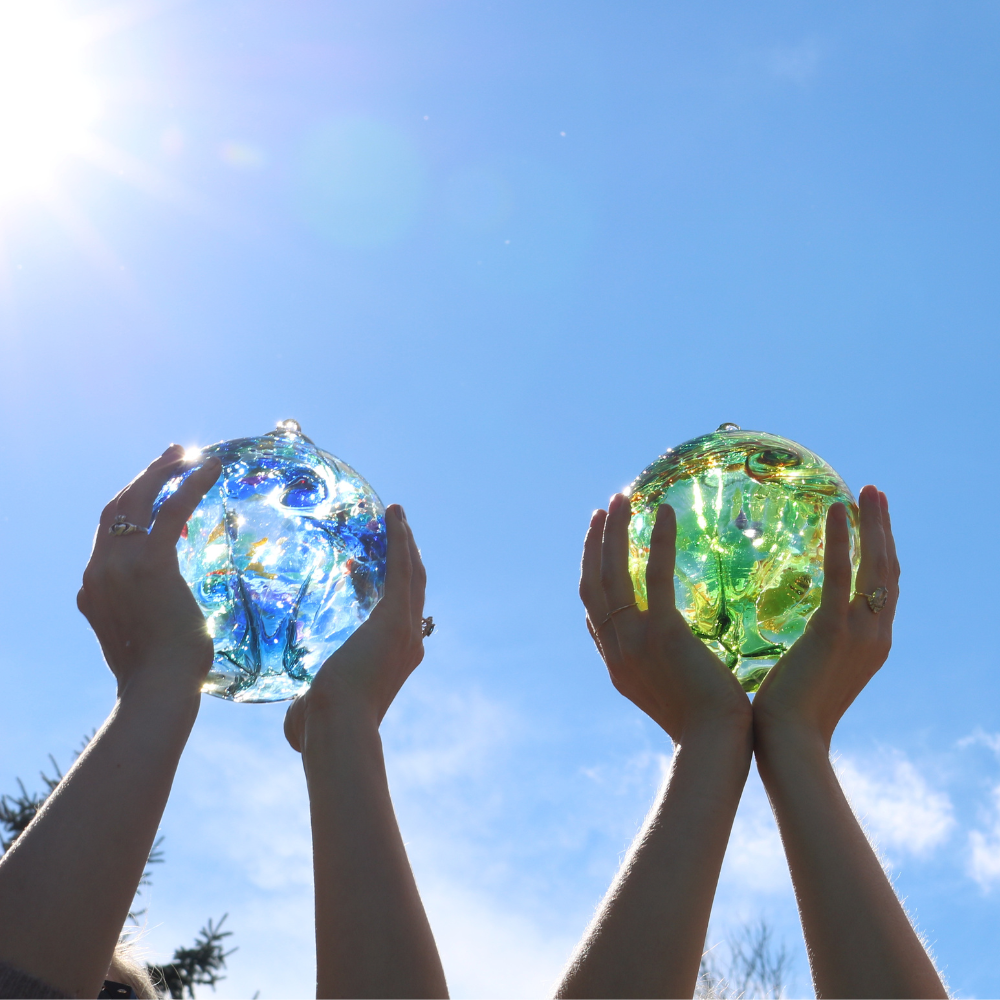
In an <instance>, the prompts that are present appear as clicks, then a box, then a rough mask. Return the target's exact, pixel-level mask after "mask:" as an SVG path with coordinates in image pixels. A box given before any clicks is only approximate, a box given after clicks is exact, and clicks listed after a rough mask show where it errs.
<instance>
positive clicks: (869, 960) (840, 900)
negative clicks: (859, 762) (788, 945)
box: [757, 732, 947, 997]
mask: <svg viewBox="0 0 1000 1000" xmlns="http://www.w3.org/2000/svg"><path fill="white" fill-rule="evenodd" d="M757 764H758V768H759V770H760V774H761V778H762V779H763V781H764V785H765V788H766V789H767V793H768V796H769V798H770V800H771V806H772V808H773V809H774V814H775V817H776V819H777V821H778V827H779V829H780V831H781V839H782V842H783V844H784V847H785V854H786V856H787V858H788V866H789V869H790V871H791V876H792V882H793V884H794V886H795V894H796V898H797V900H798V905H799V912H800V915H801V919H802V928H803V933H804V935H805V939H806V946H807V948H808V951H809V959H810V964H811V966H812V973H813V983H814V986H815V989H816V995H817V997H944V996H946V995H947V994H946V992H945V990H944V987H943V985H942V984H941V980H940V978H939V977H938V975H937V973H936V972H935V970H934V966H933V964H932V963H931V961H930V959H929V957H928V956H927V953H926V951H925V950H924V948H923V946H922V945H921V944H920V941H919V939H918V938H917V935H916V933H915V932H914V931H913V928H912V927H911V925H910V922H909V920H908V918H907V916H906V913H905V912H904V910H903V907H902V905H901V904H900V902H899V900H898V899H897V897H896V894H895V892H894V891H893V889H892V886H891V885H890V883H889V880H888V879H887V878H886V876H885V873H884V872H883V870H882V867H881V865H880V864H879V861H878V858H877V857H876V856H875V852H874V851H873V850H872V848H871V845H870V844H869V843H868V840H867V838H866V837H865V835H864V832H863V831H862V829H861V826H860V825H859V823H858V821H857V819H856V818H855V816H854V813H853V812H852V811H851V807H850V805H849V804H848V802H847V799H846V797H845V796H844V793H843V790H842V789H841V787H840V783H839V782H838V780H837V776H836V774H835V773H834V770H833V767H832V765H831V764H830V759H829V753H828V751H827V748H826V746H825V745H824V743H823V741H822V739H821V738H820V737H819V736H809V735H808V734H805V733H795V732H781V733H770V734H766V735H764V736H763V737H761V736H758V743H757Z"/></svg>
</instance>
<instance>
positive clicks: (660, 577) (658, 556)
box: [646, 503, 677, 617]
mask: <svg viewBox="0 0 1000 1000" xmlns="http://www.w3.org/2000/svg"><path fill="white" fill-rule="evenodd" d="M676 558H677V515H676V513H675V512H674V508H673V507H671V506H670V504H666V503H665V504H661V505H660V506H659V507H658V508H657V509H656V519H655V521H654V522H653V533H652V535H651V536H650V539H649V559H648V560H647V562H646V600H647V602H648V604H649V612H650V614H651V615H653V616H654V617H658V616H660V615H663V614H667V613H668V612H670V611H673V610H674V609H675V608H676V606H677V604H676V601H675V600H674V562H675V560H676Z"/></svg>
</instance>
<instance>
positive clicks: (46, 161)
mask: <svg viewBox="0 0 1000 1000" xmlns="http://www.w3.org/2000/svg"><path fill="white" fill-rule="evenodd" d="M86 43H87V38H86V35H85V33H84V31H83V30H82V28H81V26H80V23H79V21H78V20H74V19H73V18H71V17H70V16H69V15H68V14H67V13H66V11H65V10H64V9H62V8H61V7H59V6H58V5H57V4H55V3H50V2H47V0H0V202H3V201H8V200H10V199H12V198H15V197H18V196H23V195H25V194H32V193H42V192H44V191H45V190H46V189H48V188H49V187H50V186H51V185H52V182H53V180H54V177H55V174H56V172H57V169H58V167H59V165H60V163H61V162H62V161H63V160H65V159H66V158H67V157H68V156H72V155H74V154H79V153H81V152H82V151H83V149H84V148H85V146H86V144H87V139H88V134H89V130H90V128H91V127H92V125H93V124H94V123H95V121H96V120H97V118H98V117H99V115H100V111H101V106H100V103H101V102H100V94H99V93H98V90H97V87H96V86H95V84H94V83H93V81H92V80H90V79H89V78H88V75H87V73H86V67H85V65H84V59H83V56H84V50H85V48H86Z"/></svg>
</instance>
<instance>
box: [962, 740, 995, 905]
mask: <svg viewBox="0 0 1000 1000" xmlns="http://www.w3.org/2000/svg"><path fill="white" fill-rule="evenodd" d="M970 746H984V747H986V748H987V749H989V750H992V751H993V753H994V754H995V755H996V757H997V758H998V759H1000V733H988V732H986V731H985V730H983V729H976V730H975V731H974V732H972V733H970V734H969V735H968V736H966V737H965V738H964V739H961V740H959V741H958V747H959V749H965V748H967V747H970ZM980 822H981V823H982V824H983V826H985V829H975V830H970V831H969V833H968V850H969V853H968V866H967V871H968V873H969V875H970V877H971V878H973V879H974V880H975V881H976V882H977V883H978V884H979V887H980V888H981V889H982V890H983V891H984V892H988V891H989V890H991V889H992V888H994V886H995V885H996V884H997V882H1000V784H996V785H994V786H993V788H992V789H991V790H990V802H989V805H988V806H986V807H985V808H983V809H981V810H980Z"/></svg>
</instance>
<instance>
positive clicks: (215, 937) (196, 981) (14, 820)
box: [0, 736, 236, 1000]
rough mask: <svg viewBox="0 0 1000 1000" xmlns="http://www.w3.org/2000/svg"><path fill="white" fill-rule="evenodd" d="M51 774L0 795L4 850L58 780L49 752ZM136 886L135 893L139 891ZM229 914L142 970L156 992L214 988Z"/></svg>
mask: <svg viewBox="0 0 1000 1000" xmlns="http://www.w3.org/2000/svg"><path fill="white" fill-rule="evenodd" d="M89 742H90V737H86V736H85V737H84V739H83V746H82V747H81V748H80V751H79V752H78V753H77V756H79V754H80V752H82V750H83V748H84V747H86V745H87V744H88V743H89ZM49 760H50V761H51V762H52V768H53V770H54V771H55V777H50V776H49V775H47V774H46V773H45V772H44V771H41V772H39V774H40V777H41V779H42V783H43V784H44V785H45V791H44V792H42V793H41V794H36V793H33V792H29V791H28V790H27V789H26V788H25V787H24V782H23V781H21V779H20V778H18V779H17V785H18V788H19V789H20V792H19V793H18V794H17V795H0V846H2V851H0V853H6V852H7V851H9V850H10V848H11V845H12V844H13V843H14V841H15V840H17V838H18V837H20V836H21V834H22V833H24V831H25V830H26V829H27V827H28V824H29V823H31V821H32V820H33V819H34V818H35V815H36V813H37V812H38V811H39V810H40V809H41V808H42V806H43V805H44V804H45V800H46V799H47V798H48V797H49V796H50V795H51V794H52V792H53V791H54V790H55V788H56V786H57V785H58V784H59V782H60V781H62V777H63V775H62V771H60V770H59V765H58V764H57V763H56V760H55V758H54V757H53V756H52V755H51V754H49ZM162 843H163V838H162V837H157V839H156V841H155V843H154V844H153V847H152V849H151V850H150V852H149V858H148V860H147V862H146V864H147V865H156V864H160V863H162V861H163V850H162V847H161V845H162ZM149 884H150V872H149V868H148V867H147V868H146V870H145V871H144V872H143V873H142V878H141V879H140V880H139V885H140V887H141V886H148V885H149ZM141 894H142V889H141V888H140V889H139V890H138V891H137V892H136V895H137V896H138V895H141ZM145 912H146V911H145V909H142V910H131V911H130V912H129V915H128V918H129V920H131V921H132V922H133V923H137V922H138V918H139V917H140V916H141V915H142V914H143V913H145ZM228 915H229V914H225V915H224V916H223V917H222V919H221V920H220V921H219V922H218V923H217V924H216V923H214V922H213V921H212V920H211V919H210V920H209V921H208V923H207V924H205V926H204V927H202V929H201V930H200V931H199V932H198V936H197V937H196V938H195V941H194V944H193V945H192V946H191V947H190V948H183V947H182V948H178V949H176V951H174V957H173V960H172V961H171V962H170V964H168V965H163V966H160V965H148V964H147V966H146V971H147V972H148V973H149V975H150V978H151V979H152V980H153V984H154V986H156V989H157V991H158V992H159V994H160V996H162V997H166V996H168V995H169V996H170V997H171V998H174V1000H179V998H182V997H184V995H185V993H186V994H187V996H188V997H190V998H191V1000H194V995H195V993H194V988H195V986H211V987H212V989H215V984H216V983H218V982H219V981H220V980H222V979H225V976H220V975H219V972H220V971H221V970H222V969H224V968H225V967H226V959H227V958H228V957H229V956H230V955H231V954H232V953H233V952H234V951H235V950H236V949H235V948H231V949H230V950H229V951H226V950H225V949H224V948H223V944H222V942H223V941H224V940H225V939H226V938H227V937H230V936H231V934H232V931H224V930H222V929H221V928H222V925H223V923H224V922H225V920H226V917H227V916H228Z"/></svg>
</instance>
